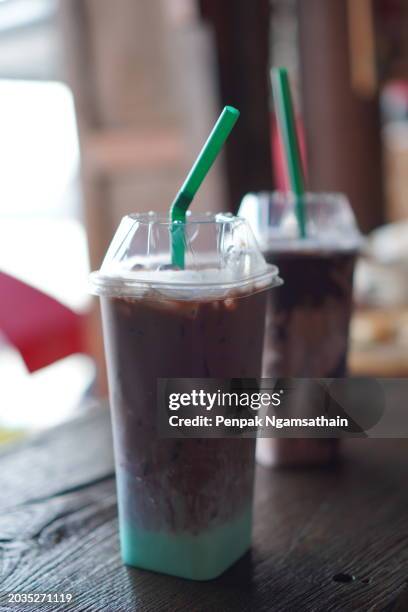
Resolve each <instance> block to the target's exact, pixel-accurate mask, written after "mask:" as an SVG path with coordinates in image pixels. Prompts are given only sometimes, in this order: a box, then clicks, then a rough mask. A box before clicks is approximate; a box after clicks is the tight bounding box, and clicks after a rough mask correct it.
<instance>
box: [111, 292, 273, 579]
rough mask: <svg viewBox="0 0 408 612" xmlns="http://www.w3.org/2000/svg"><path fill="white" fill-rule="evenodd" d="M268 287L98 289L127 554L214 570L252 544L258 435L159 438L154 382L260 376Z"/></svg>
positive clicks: (144, 563) (185, 570) (183, 572)
mask: <svg viewBox="0 0 408 612" xmlns="http://www.w3.org/2000/svg"><path fill="white" fill-rule="evenodd" d="M268 293H269V292H266V291H261V292H258V293H251V294H249V293H248V294H246V295H241V296H239V297H230V298H227V299H205V298H202V297H201V298H200V299H197V300H176V299H175V300H172V299H170V298H168V299H163V298H162V299H160V300H158V299H157V298H156V299H151V298H150V297H149V296H148V295H146V296H143V297H140V298H128V297H102V299H101V302H102V314H103V323H104V335H105V343H106V355H107V360H108V372H109V384H110V394H111V406H112V415H113V430H114V439H115V454H116V473H117V483H118V503H119V517H120V523H121V547H122V555H123V558H124V561H125V562H126V563H128V564H130V565H136V566H138V567H144V568H147V569H153V570H155V571H163V572H165V573H172V574H175V575H178V576H184V577H189V578H195V579H208V578H212V577H215V576H217V575H218V574H220V573H221V572H222V571H224V569H226V567H228V566H229V565H230V564H231V563H232V562H233V561H235V560H236V559H238V558H239V557H240V556H241V555H242V554H243V553H244V552H245V551H246V550H247V548H248V546H249V543H250V530H251V501H252V488H253V469H254V449H255V440H253V439H237V438H232V439H167V438H159V437H158V433H157V404H156V388H157V379H158V378H188V377H194V378H205V377H213V378H232V377H244V378H257V377H259V376H260V373H261V358H262V343H263V335H264V318H265V317H264V313H265V302H266V296H267V294H268Z"/></svg>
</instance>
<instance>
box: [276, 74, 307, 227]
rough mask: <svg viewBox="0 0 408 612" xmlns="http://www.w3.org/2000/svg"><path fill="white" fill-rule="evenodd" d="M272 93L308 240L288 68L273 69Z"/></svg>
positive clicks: (300, 221)
mask: <svg viewBox="0 0 408 612" xmlns="http://www.w3.org/2000/svg"><path fill="white" fill-rule="evenodd" d="M271 80H272V91H273V97H274V100H275V108H276V115H277V118H278V125H279V131H280V133H281V137H282V141H283V145H284V148H285V157H286V166H287V171H288V176H289V181H290V186H291V189H292V192H293V194H294V196H295V213H296V219H297V222H298V227H299V235H300V237H301V238H306V221H305V205H304V195H305V181H304V177H303V170H302V162H301V159H300V149H299V141H298V138H297V133H296V126H295V118H294V113H293V104H292V96H291V92H290V85H289V79H288V71H287V70H286V68H272V70H271Z"/></svg>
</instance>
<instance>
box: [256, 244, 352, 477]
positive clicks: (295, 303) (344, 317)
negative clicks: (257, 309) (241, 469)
mask: <svg viewBox="0 0 408 612" xmlns="http://www.w3.org/2000/svg"><path fill="white" fill-rule="evenodd" d="M355 255H356V254H355V252H354V251H352V252H351V251H347V252H339V251H332V252H319V251H310V252H309V251H303V252H299V251H296V252H292V251H287V252H273V251H270V252H266V253H264V256H265V258H266V260H267V261H268V262H269V263H274V264H276V265H277V266H278V267H279V272H280V276H281V277H282V278H283V280H284V284H283V285H282V287H280V288H279V289H278V290H277V291H270V292H269V294H268V303H267V315H266V330H265V346H264V361H263V372H262V375H263V376H264V377H273V378H274V377H298V378H302V377H310V378H336V377H340V378H341V377H343V376H345V375H346V361H347V349H348V334H349V323H350V316H351V307H352V281H353V270H354V262H355ZM267 446H269V454H270V455H271V459H270V462H271V463H275V464H282V465H283V464H305V463H309V464H316V463H327V462H330V461H332V460H333V459H334V458H335V457H336V454H337V449H338V440H334V439H333V440H331V439H280V440H260V447H259V449H258V450H260V449H261V447H262V449H263V450H264V451H267V450H268V449H267V448H266V447H267ZM258 455H259V452H258Z"/></svg>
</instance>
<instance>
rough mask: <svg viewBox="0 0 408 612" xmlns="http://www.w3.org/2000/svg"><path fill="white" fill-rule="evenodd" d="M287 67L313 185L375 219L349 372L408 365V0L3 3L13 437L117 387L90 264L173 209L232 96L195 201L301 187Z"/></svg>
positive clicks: (4, 294) (1, 389)
mask: <svg viewBox="0 0 408 612" xmlns="http://www.w3.org/2000/svg"><path fill="white" fill-rule="evenodd" d="M274 65H286V66H287V67H288V69H289V71H290V75H291V79H292V85H293V88H294V91H295V97H296V100H295V102H296V109H297V122H298V129H299V134H300V137H301V139H302V145H303V155H304V158H305V164H306V166H307V174H308V186H309V189H310V190H317V191H319V190H326V191H327V190H329V191H343V192H345V193H346V194H347V195H348V196H349V198H350V200H351V203H352V206H353V208H354V211H355V214H356V216H357V219H358V222H359V224H360V228H361V229H362V230H363V231H364V233H365V234H367V236H368V240H367V245H366V248H365V251H364V253H363V254H362V256H361V258H360V261H359V264H358V268H357V273H356V283H355V302H356V313H355V316H354V319H353V324H352V338H351V354H350V370H351V373H354V374H364V375H366V374H368V375H373V376H404V377H405V376H407V375H408V274H407V272H408V3H407V2H406V0H307V2H306V1H305V0H303V1H302V0H298V1H296V0H225V1H224V2H219V1H218V2H217V0H171V2H169V1H166V0H154V2H145V1H142V0H115V2H112V0H61V1H60V2H58V1H57V0H0V100H1V102H0V109H1V112H0V134H1V138H0V160H1V168H2V173H1V180H0V202H1V205H0V291H1V300H0V380H1V385H0V440H1V439H10V437H15V436H19V435H22V434H24V432H26V431H31V430H33V429H38V428H41V427H47V426H50V425H52V424H55V423H57V422H59V421H61V420H63V419H65V418H67V416H69V415H72V414H74V413H75V411H78V410H81V406H83V405H84V404H86V403H89V402H90V401H92V398H94V397H96V396H98V395H104V394H105V393H106V380H105V371H104V359H103V350H102V340H101V333H100V329H99V314H98V307H97V304H96V303H94V302H93V301H92V300H91V298H90V297H89V296H88V294H87V275H88V273H89V271H90V269H96V268H98V267H99V265H100V263H101V259H102V257H103V254H104V252H105V250H106V247H107V245H108V243H109V241H110V239H111V237H112V234H113V232H114V230H115V228H116V226H117V224H118V222H119V220H120V218H121V217H122V216H123V215H124V214H126V213H128V212H130V211H146V210H151V209H155V210H162V211H165V210H167V209H168V206H169V203H170V202H171V200H172V199H173V197H174V195H175V193H176V191H177V189H178V188H179V186H180V184H181V182H182V181H183V179H184V177H185V173H186V170H187V169H188V168H189V167H190V164H191V162H192V160H193V159H194V157H195V155H196V153H197V152H198V150H199V149H200V146H201V144H202V143H203V141H204V140H205V138H206V135H207V134H208V131H209V130H210V128H211V126H212V124H213V122H214V120H215V119H216V117H217V116H218V113H219V111H220V109H221V108H222V107H223V106H224V104H232V105H234V106H236V107H238V108H239V109H240V111H241V118H240V122H239V129H237V130H235V131H234V132H233V134H232V136H231V138H230V139H229V141H228V143H227V145H226V147H225V152H224V154H223V156H222V159H221V160H220V162H218V163H217V164H216V167H215V168H214V169H213V170H212V171H211V173H210V175H209V177H208V179H207V181H206V182H205V184H204V185H203V188H202V189H201V190H200V194H199V196H198V197H197V202H196V203H195V207H196V208H197V209H201V210H204V209H206V210H213V211H218V210H231V211H235V210H236V209H237V208H238V206H239V203H240V200H241V198H242V197H243V195H244V194H245V193H247V192H248V191H257V190H272V189H284V188H285V187H286V178H285V176H284V172H283V169H282V163H281V151H280V146H279V141H278V139H277V137H276V130H275V125H274V120H273V107H272V101H271V93H270V85H269V69H270V67H271V66H274Z"/></svg>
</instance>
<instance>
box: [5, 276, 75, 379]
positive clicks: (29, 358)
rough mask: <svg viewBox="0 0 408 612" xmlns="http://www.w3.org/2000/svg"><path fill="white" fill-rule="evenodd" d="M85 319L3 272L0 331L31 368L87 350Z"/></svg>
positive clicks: (31, 369)
mask: <svg viewBox="0 0 408 612" xmlns="http://www.w3.org/2000/svg"><path fill="white" fill-rule="evenodd" d="M84 320H85V316H84V315H80V314H77V313H75V312H74V311H72V310H71V309H70V308H67V307H66V306H64V305H63V304H61V303H60V302H58V301H57V300H55V299H54V298H52V297H50V296H49V295H46V294H45V293H43V292H42V291H39V290H38V289H35V288H34V287H31V286H30V285H28V284H26V283H24V282H22V281H20V280H17V279H16V278H14V277H12V276H9V275H8V274H5V273H4V272H0V332H1V333H2V334H3V335H4V336H5V337H6V338H7V340H8V341H9V343H10V344H11V345H12V346H14V347H15V348H16V349H17V350H18V351H19V353H20V354H21V356H22V358H23V359H24V361H25V363H26V365H27V368H28V370H29V371H30V372H34V371H35V370H39V369H40V368H43V367H45V366H47V365H50V364H52V363H54V362H55V361H58V360H59V359H62V358H63V357H67V356H68V355H72V354H74V353H84V352H86V350H85V343H84Z"/></svg>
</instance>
